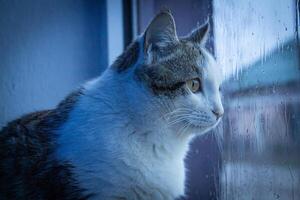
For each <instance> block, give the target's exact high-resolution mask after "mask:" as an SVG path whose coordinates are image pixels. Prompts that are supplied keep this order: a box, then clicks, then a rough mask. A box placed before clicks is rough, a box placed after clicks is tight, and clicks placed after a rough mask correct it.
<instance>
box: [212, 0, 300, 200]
mask: <svg viewBox="0 0 300 200" xmlns="http://www.w3.org/2000/svg"><path fill="white" fill-rule="evenodd" d="M213 5H214V31H215V40H214V44H215V50H216V51H215V53H216V57H217V60H218V61H219V62H220V66H221V67H222V69H223V73H224V77H225V78H224V83H223V94H224V106H225V109H226V111H225V113H226V115H225V117H224V118H223V122H222V124H220V126H219V127H218V136H219V137H221V136H222V138H220V142H219V143H220V147H221V154H222V156H221V157H222V167H221V169H220V175H219V176H220V181H219V184H220V187H219V191H220V199H228V200H232V199H239V200H241V199H300V155H299V153H300V66H299V33H298V28H299V23H298V20H299V1H298V4H297V1H295V0H277V1H273V0H263V1H258V0H254V1H253V0H244V1H233V0H214V3H213ZM297 7H298V8H297ZM297 17H298V19H297Z"/></svg>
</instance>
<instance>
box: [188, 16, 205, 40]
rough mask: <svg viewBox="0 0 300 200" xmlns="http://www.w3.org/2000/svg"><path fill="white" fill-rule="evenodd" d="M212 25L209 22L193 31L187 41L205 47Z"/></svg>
mask: <svg viewBox="0 0 300 200" xmlns="http://www.w3.org/2000/svg"><path fill="white" fill-rule="evenodd" d="M209 30H210V25H209V21H208V20H207V21H206V22H205V23H204V24H203V25H202V26H200V27H198V28H196V29H195V30H193V31H192V32H191V33H190V34H189V35H188V36H187V39H188V40H190V41H192V42H193V43H197V44H199V45H202V46H203V45H205V43H206V42H207V39H208V36H209Z"/></svg>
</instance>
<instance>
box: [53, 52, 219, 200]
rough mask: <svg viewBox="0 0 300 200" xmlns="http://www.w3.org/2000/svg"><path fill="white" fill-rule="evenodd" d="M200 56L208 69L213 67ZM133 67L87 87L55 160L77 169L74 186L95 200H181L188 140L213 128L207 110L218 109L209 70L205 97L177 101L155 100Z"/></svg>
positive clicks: (215, 84)
mask: <svg viewBox="0 0 300 200" xmlns="http://www.w3.org/2000/svg"><path fill="white" fill-rule="evenodd" d="M205 56H207V60H208V61H207V62H208V63H206V64H207V65H215V64H214V60H213V59H212V57H210V56H209V55H206V54H205ZM135 67H139V66H138V65H136V66H134V67H132V68H131V69H130V70H128V72H126V73H122V74H119V73H117V72H115V71H114V70H113V69H111V68H108V69H107V70H106V71H105V72H104V74H103V75H102V76H101V77H100V78H98V79H95V80H93V81H92V82H89V83H87V84H86V85H85V91H84V95H82V96H81V97H80V99H79V101H78V102H77V104H76V106H75V109H74V110H73V111H72V112H71V113H70V117H69V119H68V121H67V123H65V124H64V126H63V127H61V129H60V130H59V133H58V134H59V136H60V137H59V139H58V144H59V148H58V150H57V156H58V157H59V158H60V159H61V160H65V161H68V162H70V163H71V164H72V165H73V166H74V171H73V173H74V175H75V178H76V179H77V180H78V181H79V184H80V186H81V187H83V188H85V189H87V192H92V193H94V194H95V196H94V199H103V200H106V199H107V200H110V199H129V200H134V199H139V200H140V199H143V200H147V199H149V200H150V199H151V200H153V199H155V200H160V199H161V200H171V199H175V198H176V197H178V196H181V195H184V190H185V188H184V184H185V168H184V158H185V155H186V153H187V150H188V145H189V142H190V140H191V138H192V136H193V134H192V132H198V133H199V132H200V133H204V132H206V131H208V130H210V129H211V128H212V127H214V126H215V125H216V124H217V122H218V119H216V118H215V116H214V115H213V114H212V112H211V110H212V109H215V108H217V109H220V110H222V109H223V108H222V105H221V101H220V95H219V92H218V85H219V83H218V81H217V80H216V78H215V75H213V74H212V73H215V72H212V69H209V67H207V68H206V69H204V71H203V74H204V75H203V80H204V81H205V83H203V85H205V86H204V87H205V90H206V92H207V93H209V95H202V94H193V93H190V94H189V95H188V96H186V97H179V98H176V99H175V100H174V101H173V100H170V99H168V98H163V97H156V96H154V95H153V94H152V93H151V92H150V91H149V89H147V88H146V87H145V86H144V85H143V84H141V83H140V82H138V81H137V80H136V79H135V76H134V69H135ZM206 85H207V87H206ZM187 111H188V113H187ZM176 117H177V118H176ZM178 117H181V118H178ZM182 117H186V118H185V120H186V121H188V122H189V126H186V122H184V121H183V120H182Z"/></svg>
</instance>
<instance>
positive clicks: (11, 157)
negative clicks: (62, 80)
mask: <svg viewBox="0 0 300 200" xmlns="http://www.w3.org/2000/svg"><path fill="white" fill-rule="evenodd" d="M74 98H75V96H74V94H72V95H70V96H68V97H67V98H66V99H65V100H64V101H63V102H62V103H61V104H60V105H59V106H58V108H56V109H53V110H44V111H39V112H34V113H31V114H27V115H25V116H23V117H21V118H19V119H16V120H14V121H12V122H10V123H8V124H7V126H5V127H4V128H3V129H2V130H1V131H0V200H2V199H85V197H83V196H82V195H81V193H82V190H81V189H80V188H79V187H78V186H77V183H76V181H75V180H74V179H73V177H72V174H71V170H70V169H71V168H72V166H71V165H70V164H68V163H64V162H62V161H59V160H57V159H56V158H55V156H54V155H53V152H54V151H55V148H56V145H57V144H56V135H55V130H56V129H57V128H58V127H59V126H60V125H61V124H62V123H64V120H65V119H66V117H67V114H68V112H69V110H70V109H71V102H73V100H74Z"/></svg>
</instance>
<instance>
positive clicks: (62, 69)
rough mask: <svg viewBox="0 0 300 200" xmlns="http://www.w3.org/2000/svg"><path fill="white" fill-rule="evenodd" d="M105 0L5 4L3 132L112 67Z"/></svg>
mask: <svg viewBox="0 0 300 200" xmlns="http://www.w3.org/2000/svg"><path fill="white" fill-rule="evenodd" d="M106 16H107V15H106V3H105V1H96V0H89V1H85V0H72V1H71V0H43V1H40V0H22V1H17V0H9V1H8V0H7V1H0V127H2V126H3V125H5V123H7V122H8V121H10V120H12V119H14V118H16V117H18V116H20V115H22V114H25V113H28V112H32V111H37V110H40V109H47V108H53V107H54V106H55V105H56V104H57V103H58V102H59V101H60V100H62V99H63V98H64V96H65V95H67V94H68V93H69V92H70V91H72V90H73V89H75V88H76V87H78V86H79V85H80V84H81V83H83V82H84V81H86V80H87V79H90V78H93V77H96V76H98V75H99V74H100V73H101V71H103V70H104V69H105V68H106V67H107V63H108V61H107V28H106V27H107V26H106V25H107V23H106V21H107V19H106V18H107V17H106Z"/></svg>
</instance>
